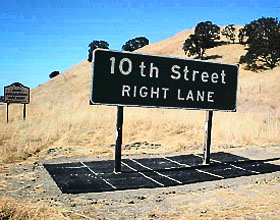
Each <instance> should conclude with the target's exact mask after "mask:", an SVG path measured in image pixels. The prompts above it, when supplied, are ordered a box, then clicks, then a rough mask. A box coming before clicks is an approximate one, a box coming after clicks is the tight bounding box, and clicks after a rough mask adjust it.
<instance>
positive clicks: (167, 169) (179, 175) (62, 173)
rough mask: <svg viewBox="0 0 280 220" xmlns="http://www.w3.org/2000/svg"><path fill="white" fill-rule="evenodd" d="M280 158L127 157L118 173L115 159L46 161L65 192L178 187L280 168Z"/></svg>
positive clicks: (215, 155)
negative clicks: (207, 162)
mask: <svg viewBox="0 0 280 220" xmlns="http://www.w3.org/2000/svg"><path fill="white" fill-rule="evenodd" d="M276 160H280V158H273V159H267V160H249V159H248V158H244V157H240V156H237V155H233V154H229V153H223V152H220V153H213V154H211V165H207V166H205V165H202V156H201V155H193V154H191V155H181V156H174V157H161V158H145V159H123V160H122V172H121V173H114V172H113V170H114V161H113V160H107V161H92V162H75V163H63V164H44V167H45V168H46V170H47V171H48V172H49V174H50V175H51V177H52V178H53V180H54V181H55V182H56V184H57V186H58V188H59V189H60V190H61V191H62V193H88V192H104V191H114V190H126V189H138V188H156V187H167V186H177V185H184V184H190V183H197V182H203V181H213V180H221V179H227V178H235V177H240V176H250V175H258V174H264V173H271V172H275V171H280V166H278V165H275V164H271V163H269V162H273V161H276Z"/></svg>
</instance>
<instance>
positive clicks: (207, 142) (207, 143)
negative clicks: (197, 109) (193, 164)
mask: <svg viewBox="0 0 280 220" xmlns="http://www.w3.org/2000/svg"><path fill="white" fill-rule="evenodd" d="M212 119H213V111H207V112H206V120H205V136H204V149H203V164H210V147H211V134H212Z"/></svg>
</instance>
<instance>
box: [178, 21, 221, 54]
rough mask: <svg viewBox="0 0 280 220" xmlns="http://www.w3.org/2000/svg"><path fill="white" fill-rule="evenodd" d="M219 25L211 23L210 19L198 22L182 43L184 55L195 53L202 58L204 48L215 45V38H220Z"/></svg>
mask: <svg viewBox="0 0 280 220" xmlns="http://www.w3.org/2000/svg"><path fill="white" fill-rule="evenodd" d="M219 34H220V27H219V26H217V25H215V24H212V22H211V21H206V22H200V23H199V24H197V26H196V27H195V30H194V34H191V35H190V36H189V37H188V38H187V39H186V40H185V42H184V44H183V48H182V49H183V50H184V52H185V54H186V55H188V56H192V55H195V54H197V55H198V58H200V59H203V55H204V53H205V51H206V49H209V48H212V47H214V46H215V45H216V42H215V40H218V39H220V36H219Z"/></svg>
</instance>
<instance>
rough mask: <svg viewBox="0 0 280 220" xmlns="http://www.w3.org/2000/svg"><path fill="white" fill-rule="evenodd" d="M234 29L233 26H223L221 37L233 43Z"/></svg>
mask: <svg viewBox="0 0 280 220" xmlns="http://www.w3.org/2000/svg"><path fill="white" fill-rule="evenodd" d="M235 30H236V29H235V27H234V25H233V24H230V25H227V26H225V28H224V29H223V30H222V32H221V33H222V35H224V36H225V37H226V38H227V39H229V40H231V41H232V43H234V41H235Z"/></svg>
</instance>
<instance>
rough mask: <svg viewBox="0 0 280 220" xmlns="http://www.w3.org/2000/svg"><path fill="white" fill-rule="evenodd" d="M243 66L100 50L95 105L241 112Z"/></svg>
mask: <svg viewBox="0 0 280 220" xmlns="http://www.w3.org/2000/svg"><path fill="white" fill-rule="evenodd" d="M237 78H238V66H237V65H232V64H220V63H212V62H205V61H198V60H188V59H182V58H170V57H160V56H152V55H143V54H136V53H129V52H118V51H109V50H103V49H97V50H95V51H94V59H93V77H92V91H91V104H106V105H122V106H144V107H165V108H185V109H205V110H224V111H236V93H237Z"/></svg>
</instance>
